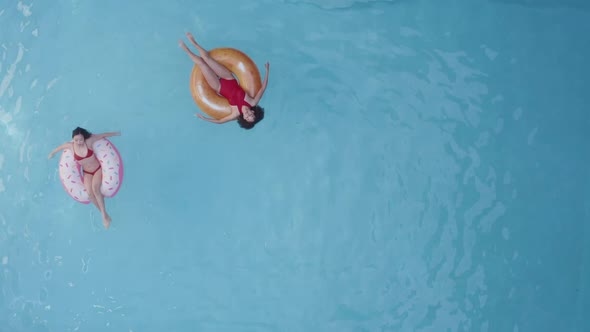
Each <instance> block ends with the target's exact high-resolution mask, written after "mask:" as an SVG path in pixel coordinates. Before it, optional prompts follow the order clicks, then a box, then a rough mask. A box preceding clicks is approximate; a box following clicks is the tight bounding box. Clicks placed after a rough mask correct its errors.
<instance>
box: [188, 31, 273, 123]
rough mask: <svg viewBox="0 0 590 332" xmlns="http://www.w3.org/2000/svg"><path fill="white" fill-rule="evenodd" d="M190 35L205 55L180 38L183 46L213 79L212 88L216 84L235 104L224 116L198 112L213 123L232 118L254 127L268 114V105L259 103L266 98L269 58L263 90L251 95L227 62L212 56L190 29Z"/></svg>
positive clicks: (210, 81) (214, 87) (219, 91)
mask: <svg viewBox="0 0 590 332" xmlns="http://www.w3.org/2000/svg"><path fill="white" fill-rule="evenodd" d="M186 36H187V37H188V39H189V40H190V41H191V43H192V44H193V45H194V46H195V47H196V48H197V49H198V50H199V54H200V55H201V56H198V55H196V54H194V53H193V52H191V51H190V50H189V49H188V47H187V46H186V45H185V44H184V42H183V41H179V42H178V43H179V45H180V47H182V49H184V50H185V51H186V52H187V53H188V55H189V56H190V57H191V59H192V60H193V61H194V62H195V63H196V64H197V65H198V66H199V68H200V69H201V71H202V72H203V75H204V76H205V80H206V81H207V83H209V85H210V86H211V88H213V90H215V92H217V93H218V94H219V95H220V96H223V97H225V98H226V99H227V101H228V102H229V104H230V105H231V106H232V108H231V109H232V113H231V114H229V115H228V116H226V117H225V118H223V119H220V120H216V119H212V118H207V117H204V116H203V115H201V114H199V115H198V116H199V117H200V118H201V119H203V120H206V121H209V122H213V123H226V122H228V121H233V120H238V123H239V124H240V126H241V127H242V128H244V129H251V128H253V127H254V125H255V124H257V123H258V122H260V120H262V119H263V118H264V109H263V108H262V107H260V106H258V102H259V101H260V99H261V98H262V95H263V94H264V90H266V85H267V84H268V70H269V64H268V62H267V63H266V64H265V65H264V67H265V68H266V76H265V77H264V81H263V82H262V87H261V88H260V91H258V93H257V94H256V96H250V95H248V94H247V93H246V92H245V91H244V90H243V89H242V88H241V87H240V85H239V84H238V81H237V80H236V78H235V77H234V75H233V74H232V72H231V71H230V70H229V69H227V68H226V67H225V66H224V65H222V64H220V63H219V62H217V61H215V60H214V59H212V58H211V57H210V56H209V53H208V52H207V51H206V50H205V49H204V48H202V47H201V46H200V45H199V44H197V42H196V41H195V39H194V38H193V36H192V35H191V34H190V32H187V33H186Z"/></svg>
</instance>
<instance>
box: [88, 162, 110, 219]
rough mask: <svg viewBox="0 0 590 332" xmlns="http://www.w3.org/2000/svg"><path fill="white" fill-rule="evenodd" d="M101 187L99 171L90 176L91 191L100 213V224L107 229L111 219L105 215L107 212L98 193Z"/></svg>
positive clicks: (102, 198)
mask: <svg viewBox="0 0 590 332" xmlns="http://www.w3.org/2000/svg"><path fill="white" fill-rule="evenodd" d="M101 185H102V171H101V170H99V171H98V172H96V173H94V176H92V191H93V192H94V197H96V202H97V203H98V207H99V209H100V212H102V224H103V225H104V228H107V229H108V228H109V226H110V225H111V217H110V216H109V214H108V213H107V210H106V208H105V205H104V196H103V195H102V192H101V191H100V186H101Z"/></svg>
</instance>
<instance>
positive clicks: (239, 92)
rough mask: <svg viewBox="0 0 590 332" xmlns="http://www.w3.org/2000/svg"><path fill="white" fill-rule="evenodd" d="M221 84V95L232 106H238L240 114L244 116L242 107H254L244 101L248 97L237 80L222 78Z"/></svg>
mask: <svg viewBox="0 0 590 332" xmlns="http://www.w3.org/2000/svg"><path fill="white" fill-rule="evenodd" d="M219 84H220V85H221V87H220V88H219V94H220V95H222V96H223V97H225V98H226V99H227V101H228V102H229V104H230V105H233V106H237V107H238V111H240V114H242V106H244V105H245V106H248V107H252V105H250V104H248V102H246V100H245V99H244V98H245V97H246V92H245V91H244V89H242V87H241V86H240V85H239V84H238V81H237V80H235V79H231V80H226V79H224V78H220V79H219Z"/></svg>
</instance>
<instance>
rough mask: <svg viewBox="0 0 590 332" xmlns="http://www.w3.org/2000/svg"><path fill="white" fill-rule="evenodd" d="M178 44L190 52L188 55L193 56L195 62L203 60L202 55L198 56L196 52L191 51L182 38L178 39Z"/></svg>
mask: <svg viewBox="0 0 590 332" xmlns="http://www.w3.org/2000/svg"><path fill="white" fill-rule="evenodd" d="M178 46H180V47H181V48H182V49H183V50H184V51H185V52H186V53H187V54H188V56H190V57H191V59H192V60H193V61H194V62H199V61H203V59H201V57H200V56H198V55H196V54H195V53H193V52H191V50H189V49H188V47H187V46H186V44H185V43H184V42H183V41H182V40H179V41H178Z"/></svg>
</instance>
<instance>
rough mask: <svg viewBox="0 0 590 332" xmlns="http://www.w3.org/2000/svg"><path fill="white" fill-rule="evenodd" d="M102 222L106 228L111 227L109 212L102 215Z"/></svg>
mask: <svg viewBox="0 0 590 332" xmlns="http://www.w3.org/2000/svg"><path fill="white" fill-rule="evenodd" d="M102 224H103V225H104V228H105V229H109V226H111V216H109V215H108V214H107V213H105V214H104V215H103V216H102Z"/></svg>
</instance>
